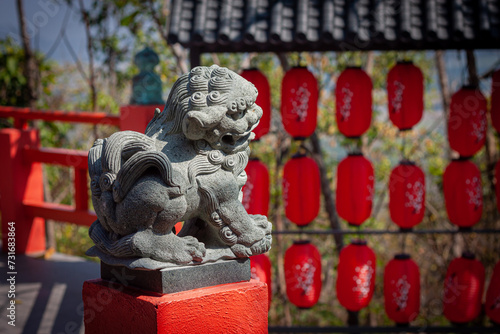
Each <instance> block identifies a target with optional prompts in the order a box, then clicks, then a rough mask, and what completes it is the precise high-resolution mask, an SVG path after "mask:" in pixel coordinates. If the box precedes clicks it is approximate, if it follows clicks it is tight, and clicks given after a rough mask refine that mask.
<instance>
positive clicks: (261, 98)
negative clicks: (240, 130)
mask: <svg viewBox="0 0 500 334" xmlns="http://www.w3.org/2000/svg"><path fill="white" fill-rule="evenodd" d="M241 76H242V77H243V78H245V79H246V80H248V81H250V82H251V83H253V84H254V85H255V87H256V88H257V91H258V92H259V95H257V101H256V103H257V105H258V106H259V107H261V108H262V117H261V119H260V121H259V125H257V127H256V128H255V129H254V130H253V132H254V133H255V140H257V139H259V138H260V137H262V136H263V135H265V134H267V133H268V132H269V128H270V126H271V90H270V88H269V82H268V81H267V78H266V76H265V75H264V74H262V72H261V71H259V70H258V69H256V68H252V69H248V70H243V72H241Z"/></svg>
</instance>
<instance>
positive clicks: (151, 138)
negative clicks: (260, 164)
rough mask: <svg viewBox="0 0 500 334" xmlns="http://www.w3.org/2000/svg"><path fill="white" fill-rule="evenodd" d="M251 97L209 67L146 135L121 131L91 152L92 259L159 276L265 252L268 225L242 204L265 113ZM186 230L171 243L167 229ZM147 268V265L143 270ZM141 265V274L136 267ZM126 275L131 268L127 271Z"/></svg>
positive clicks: (185, 80)
mask: <svg viewBox="0 0 500 334" xmlns="http://www.w3.org/2000/svg"><path fill="white" fill-rule="evenodd" d="M256 97H257V90H256V88H255V86H253V85H252V84H251V83H250V82H248V81H247V80H245V79H243V78H242V77H241V76H239V75H237V74H236V73H234V72H232V71H230V70H228V69H226V68H221V67H218V66H216V65H214V66H211V67H202V66H200V67H196V68H194V69H192V70H191V71H190V72H189V73H187V74H185V75H182V76H181V77H180V78H179V79H178V80H177V82H176V83H175V84H174V86H173V87H172V89H171V92H170V95H169V98H168V100H167V103H166V106H165V108H164V110H163V111H161V112H160V111H159V110H158V112H156V113H155V115H154V118H153V119H152V120H151V122H150V123H149V125H148V127H147V129H146V132H145V134H141V133H138V132H133V131H121V132H117V133H115V134H113V135H112V136H110V137H109V138H106V139H99V140H97V141H96V142H95V144H94V146H93V147H92V148H91V149H90V151H89V163H88V165H89V174H90V179H91V190H92V201H93V204H94V209H95V211H96V214H97V217H98V220H96V221H95V222H94V224H93V225H92V226H91V228H90V229H89V234H90V237H91V238H92V240H93V241H94V243H95V248H96V249H97V250H96V249H94V250H91V251H90V253H89V254H91V255H97V256H99V257H100V258H101V260H102V261H104V262H106V263H109V264H112V263H117V261H115V259H119V261H118V262H120V261H121V262H122V264H124V265H127V264H126V263H133V266H135V267H142V268H145V269H157V268H159V267H161V265H158V262H159V263H164V264H169V265H170V264H173V265H186V264H200V263H208V262H214V261H218V260H227V259H235V258H245V257H249V256H251V255H256V254H262V253H265V252H267V251H268V250H269V249H270V247H271V223H269V222H268V220H267V218H266V217H265V216H261V215H249V214H248V213H247V212H246V211H245V209H244V207H243V205H242V204H241V201H240V200H241V196H240V195H241V188H242V187H243V185H244V184H245V182H246V174H245V167H246V164H247V162H248V155H249V152H250V149H249V143H250V141H251V140H252V138H253V137H254V134H253V132H252V130H253V129H254V128H255V127H256V126H257V124H258V121H259V119H260V117H261V116H262V109H261V108H260V107H259V106H257V105H256V104H255V101H256ZM179 221H183V222H184V226H183V228H182V230H181V231H180V233H179V234H178V235H176V234H175V233H173V232H172V229H173V227H174V225H175V224H176V223H177V222H179ZM140 259H148V261H140ZM139 263H140V264H139ZM133 266H130V267H131V268H132V267H133Z"/></svg>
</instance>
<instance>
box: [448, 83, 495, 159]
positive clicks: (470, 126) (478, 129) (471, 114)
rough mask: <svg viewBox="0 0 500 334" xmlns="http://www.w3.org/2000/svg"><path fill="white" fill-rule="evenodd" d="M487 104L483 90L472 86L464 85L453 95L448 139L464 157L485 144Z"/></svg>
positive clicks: (451, 145) (472, 153)
mask: <svg viewBox="0 0 500 334" xmlns="http://www.w3.org/2000/svg"><path fill="white" fill-rule="evenodd" d="M486 105H487V104H486V99H485V98H484V96H483V94H481V91H479V89H476V88H474V87H471V86H466V87H463V88H462V89H460V90H459V91H458V92H456V93H455V94H453V96H452V97H451V103H450V116H449V118H448V141H449V142H450V147H451V148H452V149H454V150H455V151H457V152H458V153H459V154H460V156H462V157H471V156H473V155H474V154H476V153H477V151H479V150H480V149H481V148H482V147H483V146H484V142H485V140H486V126H487V122H486Z"/></svg>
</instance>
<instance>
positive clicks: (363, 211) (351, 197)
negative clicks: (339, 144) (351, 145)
mask: <svg viewBox="0 0 500 334" xmlns="http://www.w3.org/2000/svg"><path fill="white" fill-rule="evenodd" d="M374 180H375V177H374V173H373V166H372V164H371V162H370V160H368V159H366V158H365V157H364V156H363V155H362V154H361V153H351V154H349V155H348V156H347V157H346V158H345V159H344V160H342V161H341V162H340V163H339V165H338V167H337V192H336V194H337V198H336V199H337V212H338V215H339V216H340V217H341V218H343V219H345V220H347V222H348V223H349V224H350V225H355V226H359V225H361V224H363V222H364V221H365V220H366V219H368V217H370V215H371V212H372V203H373V190H374V188H373V187H374Z"/></svg>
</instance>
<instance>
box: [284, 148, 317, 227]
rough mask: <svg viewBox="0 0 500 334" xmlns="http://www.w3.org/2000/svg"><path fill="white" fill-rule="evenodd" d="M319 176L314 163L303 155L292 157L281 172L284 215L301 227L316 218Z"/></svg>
mask: <svg viewBox="0 0 500 334" xmlns="http://www.w3.org/2000/svg"><path fill="white" fill-rule="evenodd" d="M320 186H321V183H320V176H319V168H318V165H316V162H315V161H314V160H313V159H311V158H309V157H306V156H304V155H296V156H294V157H292V159H290V160H289V161H288V162H287V163H286V164H285V168H284V170H283V201H284V204H285V215H286V216H287V218H288V219H290V221H292V222H293V223H295V224H297V225H299V226H303V225H307V224H309V223H310V222H312V221H313V220H314V218H316V216H317V215H318V212H319V204H320Z"/></svg>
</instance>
